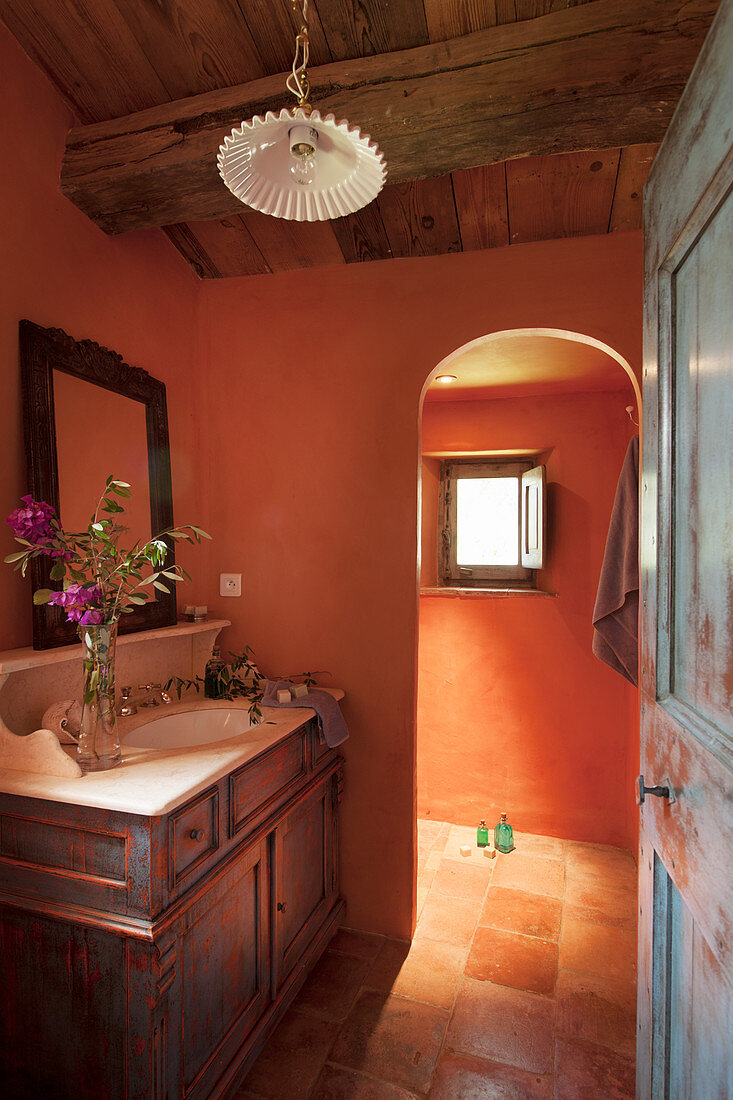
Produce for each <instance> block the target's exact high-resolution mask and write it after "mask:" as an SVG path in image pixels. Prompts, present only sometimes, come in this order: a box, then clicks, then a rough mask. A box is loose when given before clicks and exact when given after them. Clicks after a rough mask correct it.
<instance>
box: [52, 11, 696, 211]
mask: <svg viewBox="0 0 733 1100" xmlns="http://www.w3.org/2000/svg"><path fill="white" fill-rule="evenodd" d="M716 7H717V0H695V2H694V4H690V3H689V0H594V2H592V3H588V4H584V5H582V6H581V7H573V8H568V9H566V10H562V11H558V12H554V13H552V14H550V15H546V16H542V17H541V18H538V19H532V20H527V21H525V22H522V23H513V24H508V25H504V26H498V27H491V28H489V29H487V30H484V31H478V32H476V33H474V34H469V35H466V36H464V37H462V38H454V39H451V40H450V41H448V42H442V43H438V44H434V45H428V46H420V47H418V48H416V49H410V50H402V51H399V52H395V53H389V54H379V55H374V56H370V57H363V58H358V59H357V60H354V61H339V62H335V63H332V64H329V65H323V66H320V67H318V68H314V69H312V70H311V73H310V78H311V102H312V103H313V104H314V106H317V107H318V109H319V110H320V112H321V114H327V113H330V112H332V113H333V114H335V115H336V117H337V118H343V117H346V118H348V119H349V120H350V122H351V123H352V125H358V126H359V127H360V128H361V129H362V130H363V131H366V132H368V133H370V134H371V136H372V137H373V138H374V139H375V140H376V141H377V142H378V143H379V145H380V147H381V149H382V150H383V152H384V154H385V157H386V159H387V163H388V166H389V181H390V182H391V183H401V182H407V181H410V180H417V179H426V178H430V177H434V176H440V175H444V174H446V173H448V172H451V171H453V170H457V169H463V168H471V167H476V166H479V165H485V164H494V163H497V162H500V161H505V160H510V159H513V158H516V157H520V156H527V155H539V154H545V153H557V152H571V151H576V150H587V149H599V148H608V147H610V146H626V145H638V144H643V143H647V142H656V141H659V140H661V138H662V136H663V134H664V131H665V129H666V127H667V124H668V122H669V120H670V118H671V116H672V112H673V111H674V108H675V105H676V103H677V100H678V98H679V96H680V94H681V92H682V88H683V86H684V84H685V82H686V80H687V78H688V76H689V74H690V71H691V69H692V66H693V64H694V61H695V59H696V57H697V54H698V52H699V49H700V46H701V45H702V41H703V39H704V37H705V34H706V32H707V29H708V27H709V25H710V22H711V21H712V17H713V15H714V13H715V9H716ZM290 105H291V97H290V96H289V94H288V93H287V92H286V91H285V89H284V77H283V76H282V75H278V76H274V77H265V78H262V79H259V80H255V81H252V82H251V83H248V84H242V85H239V86H237V87H235V88H225V89H221V90H217V91H212V92H206V93H204V94H202V95H198V96H193V97H191V98H189V99H184V100H179V101H177V102H175V103H165V104H162V105H161V106H159V107H152V108H148V109H146V110H144V111H140V112H138V113H136V114H133V115H127V116H126V117H124V118H118V119H114V120H112V121H110V122H103V123H95V124H92V125H89V126H79V127H76V128H75V129H72V130H71V131H70V133H69V136H68V141H67V146H66V154H65V157H64V163H63V168H62V172H61V189H62V191H63V192H64V194H65V195H67V196H68V197H69V198H70V199H71V200H72V201H73V202H75V203H76V205H77V206H79V207H80V209H82V210H83V211H84V212H85V213H86V214H87V215H88V216H89V217H90V218H92V220H93V221H95V222H96V223H97V224H98V225H99V226H101V228H102V229H104V230H106V231H107V232H109V233H120V232H125V231H127V230H131V229H140V228H145V227H150V226H160V225H171V224H173V223H177V222H185V221H201V220H206V219H209V218H222V217H226V216H227V215H230V214H234V213H237V212H241V209H242V205H241V203H240V202H239V201H238V200H237V199H236V198H234V196H233V195H232V194H231V193H230V192H229V191H228V190H227V188H226V187H225V186H224V184H223V183H222V182H221V180H220V178H219V175H218V171H217V167H216V153H217V150H218V147H219V145H220V143H221V141H222V140H223V138H224V136H225V134H227V133H228V132H229V131H230V130H231V129H232V127H234V126H236V125H238V124H239V123H240V122H241V120H242V119H244V118H250V117H252V115H254V114H264V113H265V112H266V111H268V110H272V111H278V110H279V109H280V108H281V107H283V106H290Z"/></svg>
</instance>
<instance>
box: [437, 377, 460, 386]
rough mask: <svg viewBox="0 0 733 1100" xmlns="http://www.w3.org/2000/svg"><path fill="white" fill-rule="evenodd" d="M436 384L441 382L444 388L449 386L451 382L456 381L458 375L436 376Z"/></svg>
mask: <svg viewBox="0 0 733 1100" xmlns="http://www.w3.org/2000/svg"><path fill="white" fill-rule="evenodd" d="M435 381H436V382H442V384H443V385H444V386H450V384H451V382H457V381H458V375H456V374H438V375H436V378H435Z"/></svg>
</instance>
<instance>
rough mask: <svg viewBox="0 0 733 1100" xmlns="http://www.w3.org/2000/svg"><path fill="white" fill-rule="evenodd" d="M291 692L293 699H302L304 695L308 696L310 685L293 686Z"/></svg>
mask: <svg viewBox="0 0 733 1100" xmlns="http://www.w3.org/2000/svg"><path fill="white" fill-rule="evenodd" d="M290 690H291V693H292V696H293V699H302V698H303V696H304V695H307V694H308V685H307V684H293V686H292V688H291V689H290Z"/></svg>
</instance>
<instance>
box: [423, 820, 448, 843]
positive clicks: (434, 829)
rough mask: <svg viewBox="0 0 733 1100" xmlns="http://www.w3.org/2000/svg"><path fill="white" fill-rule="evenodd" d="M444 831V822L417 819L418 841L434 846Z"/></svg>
mask: <svg viewBox="0 0 733 1100" xmlns="http://www.w3.org/2000/svg"><path fill="white" fill-rule="evenodd" d="M444 831H445V830H444V823H443V822H442V821H433V820H432V819H431V818H429V817H419V818H418V819H417V839H418V841H423V840H424V841H429V842H430V843H431V844H432V843H433V841H434V840H437V839H438V837H439V836H441V835H443V833H444Z"/></svg>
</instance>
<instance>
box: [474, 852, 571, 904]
mask: <svg viewBox="0 0 733 1100" xmlns="http://www.w3.org/2000/svg"><path fill="white" fill-rule="evenodd" d="M495 862H496V867H495V868H494V875H493V878H492V884H493V885H494V886H506V887H507V888H509V889H512V890H526V891H527V892H528V893H530V894H548V895H549V896H550V897H553V898H561V897H562V896H563V890H564V887H565V868H564V865H563V863H562V862H561V860H559V859H545V858H543V857H536V856H525V855H523V854H522V852H517V851H514V852H509V853H508V854H507V855H503V854H502V853H501V852H499V853H498V854H497V856H496V861H495Z"/></svg>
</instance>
